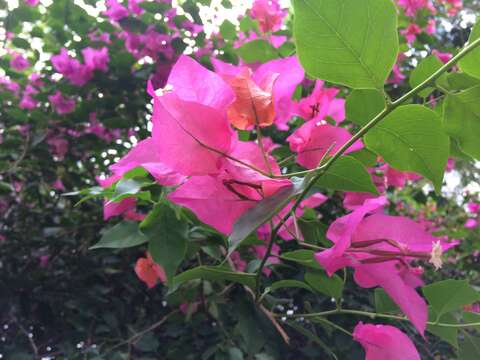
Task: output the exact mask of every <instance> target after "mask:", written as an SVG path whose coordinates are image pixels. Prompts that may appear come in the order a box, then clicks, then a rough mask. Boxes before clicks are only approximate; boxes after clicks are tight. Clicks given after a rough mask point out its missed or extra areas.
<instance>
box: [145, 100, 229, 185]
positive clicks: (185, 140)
mask: <svg viewBox="0 0 480 360" xmlns="http://www.w3.org/2000/svg"><path fill="white" fill-rule="evenodd" d="M152 119H153V130H152V134H153V140H154V144H155V148H156V149H157V150H158V152H159V154H160V158H161V160H162V162H163V163H164V164H165V165H166V166H167V167H169V168H171V169H172V170H174V171H176V172H178V173H180V174H183V175H186V176H191V175H208V174H216V173H218V172H219V159H220V158H222V157H224V155H223V154H226V153H228V152H229V150H230V147H231V144H232V138H233V130H232V129H231V128H230V126H229V123H228V121H227V119H226V117H225V114H223V113H220V112H218V111H217V110H215V109H214V108H212V107H209V106H205V105H202V104H200V103H195V102H190V101H184V100H181V99H180V98H179V97H178V96H177V95H176V94H175V93H167V94H165V95H163V96H159V97H156V98H155V99H154V109H153V116H152Z"/></svg>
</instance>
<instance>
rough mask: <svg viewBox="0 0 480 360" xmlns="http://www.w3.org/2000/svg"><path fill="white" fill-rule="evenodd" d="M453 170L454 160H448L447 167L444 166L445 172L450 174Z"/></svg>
mask: <svg viewBox="0 0 480 360" xmlns="http://www.w3.org/2000/svg"><path fill="white" fill-rule="evenodd" d="M454 169H455V159H454V158H448V161H447V165H446V166H445V171H446V172H450V171H452V170H454Z"/></svg>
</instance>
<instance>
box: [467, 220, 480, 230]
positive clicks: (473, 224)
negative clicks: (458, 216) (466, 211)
mask: <svg viewBox="0 0 480 360" xmlns="http://www.w3.org/2000/svg"><path fill="white" fill-rule="evenodd" d="M464 227H465V228H466V229H475V228H476V227H478V221H477V219H468V220H467V221H466V222H465V225H464Z"/></svg>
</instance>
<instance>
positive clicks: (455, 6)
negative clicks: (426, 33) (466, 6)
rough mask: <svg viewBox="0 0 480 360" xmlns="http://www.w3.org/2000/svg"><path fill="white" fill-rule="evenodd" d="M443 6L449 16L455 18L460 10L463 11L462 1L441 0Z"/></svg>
mask: <svg viewBox="0 0 480 360" xmlns="http://www.w3.org/2000/svg"><path fill="white" fill-rule="evenodd" d="M439 2H440V3H441V4H443V5H444V6H445V8H446V9H447V14H448V15H450V16H455V15H456V14H457V13H458V12H459V11H460V10H462V9H463V1H462V0H439Z"/></svg>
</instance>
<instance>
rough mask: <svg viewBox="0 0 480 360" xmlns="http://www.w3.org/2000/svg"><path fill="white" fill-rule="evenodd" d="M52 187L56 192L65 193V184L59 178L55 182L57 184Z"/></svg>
mask: <svg viewBox="0 0 480 360" xmlns="http://www.w3.org/2000/svg"><path fill="white" fill-rule="evenodd" d="M52 187H53V188H54V189H55V190H58V191H65V190H66V189H65V185H63V182H62V179H60V178H57V179H56V180H55V182H54V183H53V184H52Z"/></svg>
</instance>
